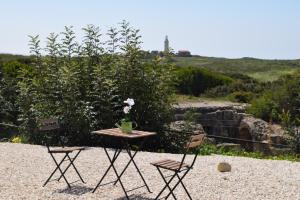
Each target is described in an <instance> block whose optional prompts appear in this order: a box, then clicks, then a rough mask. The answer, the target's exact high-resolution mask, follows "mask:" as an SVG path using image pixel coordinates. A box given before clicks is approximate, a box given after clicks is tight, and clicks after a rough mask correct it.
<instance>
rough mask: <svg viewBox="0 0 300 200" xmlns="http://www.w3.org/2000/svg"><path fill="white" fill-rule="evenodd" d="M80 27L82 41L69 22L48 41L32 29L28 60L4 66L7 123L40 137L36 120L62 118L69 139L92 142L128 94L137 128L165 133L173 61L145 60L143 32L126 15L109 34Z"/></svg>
mask: <svg viewBox="0 0 300 200" xmlns="http://www.w3.org/2000/svg"><path fill="white" fill-rule="evenodd" d="M83 32H84V38H83V40H82V41H81V42H78V39H77V38H76V35H75V33H74V32H73V29H72V27H65V31H64V32H63V33H61V34H54V33H51V34H50V35H49V37H48V38H47V41H46V47H45V48H43V47H42V46H41V44H40V39H39V37H38V36H31V37H30V52H31V54H32V55H31V57H30V63H29V65H24V64H20V63H15V62H10V61H9V62H5V63H4V64H3V65H2V67H1V74H2V75H1V85H2V86H3V87H1V91H0V94H1V98H0V100H2V101H3V102H5V103H8V104H9V105H2V104H1V108H0V109H1V112H0V113H1V116H0V117H1V118H0V120H1V123H2V125H3V124H4V123H7V124H11V125H13V126H18V132H19V133H22V134H24V135H25V136H26V138H27V139H28V141H29V142H31V143H38V144H39V143H41V142H42V140H43V137H42V135H40V134H39V133H38V131H37V127H38V123H39V120H40V119H43V118H48V117H57V118H59V120H60V122H61V124H62V130H63V133H64V136H65V137H67V138H68V143H69V144H72V145H79V144H81V145H93V144H94V142H97V141H96V139H95V138H93V136H92V135H91V134H90V132H91V131H92V130H96V129H102V128H108V127H109V128H111V127H113V126H114V124H115V123H116V122H118V120H120V119H121V118H122V116H123V112H122V107H123V101H124V100H125V99H127V98H133V99H134V100H135V102H136V105H135V106H134V108H133V110H132V111H131V114H132V116H131V119H133V120H134V121H136V122H137V123H138V125H139V128H140V129H144V130H149V131H157V132H162V131H161V130H162V129H163V127H164V125H165V124H168V122H169V120H170V118H171V116H172V115H171V113H170V112H171V111H170V108H171V102H172V94H173V87H172V82H171V80H173V78H172V73H171V65H169V64H168V63H167V62H166V61H165V60H164V59H163V60H158V59H153V60H150V61H147V62H145V61H144V59H143V52H142V51H141V49H140V43H141V41H140V35H139V31H138V30H136V29H133V28H131V27H130V25H129V24H128V23H127V22H125V21H123V22H122V23H121V24H120V27H119V28H111V29H109V30H108V32H107V35H102V34H101V33H100V30H99V28H98V27H96V26H93V25H88V26H87V27H85V28H83ZM105 38H106V39H105ZM1 134H2V132H1ZM0 137H3V136H2V135H1V136H0ZM10 137H11V135H10ZM15 140H16V141H19V139H15ZM160 141H161V140H159V139H158V140H157V141H155V143H154V144H155V146H159V145H160V144H161V143H160ZM155 146H153V148H154V147H155Z"/></svg>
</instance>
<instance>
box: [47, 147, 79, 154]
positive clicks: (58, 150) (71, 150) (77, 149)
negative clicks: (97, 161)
mask: <svg viewBox="0 0 300 200" xmlns="http://www.w3.org/2000/svg"><path fill="white" fill-rule="evenodd" d="M84 149H85V147H64V148H57V149H51V150H50V151H49V152H50V153H71V152H73V151H80V150H84Z"/></svg>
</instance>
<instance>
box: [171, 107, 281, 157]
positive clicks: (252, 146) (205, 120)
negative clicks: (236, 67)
mask: <svg viewBox="0 0 300 200" xmlns="http://www.w3.org/2000/svg"><path fill="white" fill-rule="evenodd" d="M245 106H246V105H243V104H223V105H222V104H217V105H215V104H213V105H210V104H190V105H189V106H188V105H186V104H184V105H183V106H181V105H177V106H174V109H175V122H174V123H173V124H175V125H176V123H178V122H180V123H181V124H182V121H183V120H184V113H186V112H187V111H192V112H194V113H197V114H198V115H197V116H198V117H197V119H196V123H197V124H201V125H202V127H203V130H204V131H205V132H206V133H207V134H208V135H209V136H211V137H212V136H219V138H220V137H230V138H237V139H240V140H239V141H237V140H236V141H235V142H237V143H239V144H241V146H242V147H243V148H245V149H247V150H254V151H256V150H258V151H263V152H265V153H272V149H274V146H276V147H278V146H279V145H280V144H285V143H286V142H285V141H286V136H285V133H284V131H283V129H282V128H281V127H280V126H278V125H272V124H269V123H267V122H266V121H263V120H261V119H258V118H254V117H253V116H251V115H248V114H246V113H245ZM179 129H180V128H179ZM203 130H201V131H203ZM243 140H245V141H246V140H250V141H253V143H250V142H243ZM227 141H228V140H227ZM233 141H234V140H233Z"/></svg>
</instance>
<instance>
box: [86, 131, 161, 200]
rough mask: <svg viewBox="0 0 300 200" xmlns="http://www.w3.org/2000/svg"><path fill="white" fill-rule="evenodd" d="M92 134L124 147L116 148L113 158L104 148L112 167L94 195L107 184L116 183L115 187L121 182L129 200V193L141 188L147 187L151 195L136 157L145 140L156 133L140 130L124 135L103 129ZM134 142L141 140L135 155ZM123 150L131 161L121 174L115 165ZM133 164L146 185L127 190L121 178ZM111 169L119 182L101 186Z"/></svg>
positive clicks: (120, 132)
mask: <svg viewBox="0 0 300 200" xmlns="http://www.w3.org/2000/svg"><path fill="white" fill-rule="evenodd" d="M92 133H93V134H96V135H99V136H106V137H112V138H115V139H118V140H119V141H120V142H121V144H122V145H123V146H122V147H123V148H122V147H120V148H116V149H115V151H114V154H113V156H110V155H109V153H108V151H107V148H106V147H104V151H105V153H106V156H107V158H108V160H109V162H110V165H109V167H108V168H107V170H106V171H105V173H104V175H103V176H102V178H101V179H100V181H99V182H98V184H97V186H96V187H95V188H94V190H93V193H94V192H95V191H96V189H97V188H98V187H99V186H103V185H107V184H110V183H114V185H115V184H117V183H118V182H120V185H121V187H122V189H123V191H124V193H125V195H126V198H127V199H129V196H128V194H127V193H128V192H131V191H133V190H136V189H139V188H142V187H147V190H148V192H150V193H151V191H150V188H149V186H148V185H147V183H146V181H145V178H144V177H143V175H142V173H141V171H140V170H139V168H138V166H137V164H136V162H135V161H134V157H135V156H136V154H137V152H138V150H139V149H141V147H142V146H143V144H144V142H145V140H146V139H147V138H148V137H150V136H153V135H156V133H154V132H147V131H138V130H133V131H132V133H123V132H122V131H121V130H120V129H119V128H112V129H103V130H98V131H93V132H92ZM132 140H139V141H140V145H139V148H138V150H135V151H133V153H132V150H131V148H130V142H131V141H132ZM122 149H123V150H125V151H126V152H127V154H128V156H129V158H130V159H129V161H128V163H127V164H126V166H125V168H124V169H123V170H122V172H121V173H120V174H119V173H118V172H117V170H116V168H115V165H114V164H115V162H116V160H117V158H118V157H119V155H120V153H121V151H122ZM131 163H133V165H134V166H135V168H136V170H137V172H138V174H139V176H140V177H141V179H142V181H143V182H144V185H142V186H139V187H137V188H134V189H130V190H126V189H125V187H124V184H123V183H122V181H121V177H122V175H123V174H124V173H125V171H126V170H127V168H128V166H129V165H130V164H131ZM110 169H113V171H114V172H115V175H116V177H117V180H115V181H112V182H109V183H106V184H103V185H100V184H101V183H102V181H103V180H104V178H105V176H106V175H107V174H108V172H109V171H110Z"/></svg>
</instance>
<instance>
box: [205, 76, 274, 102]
mask: <svg viewBox="0 0 300 200" xmlns="http://www.w3.org/2000/svg"><path fill="white" fill-rule="evenodd" d="M228 76H230V77H231V78H233V79H234V80H235V81H234V82H232V83H231V84H229V85H220V86H217V87H214V88H212V89H210V90H208V91H206V93H205V96H207V97H213V98H215V97H226V96H229V99H231V100H234V101H238V102H244V103H249V102H250V101H251V100H252V99H253V98H254V97H258V96H259V95H260V94H261V93H262V92H263V91H265V90H266V89H267V88H268V85H269V83H260V82H258V81H256V80H254V79H253V78H251V77H249V76H246V75H241V74H229V75H228Z"/></svg>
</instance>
